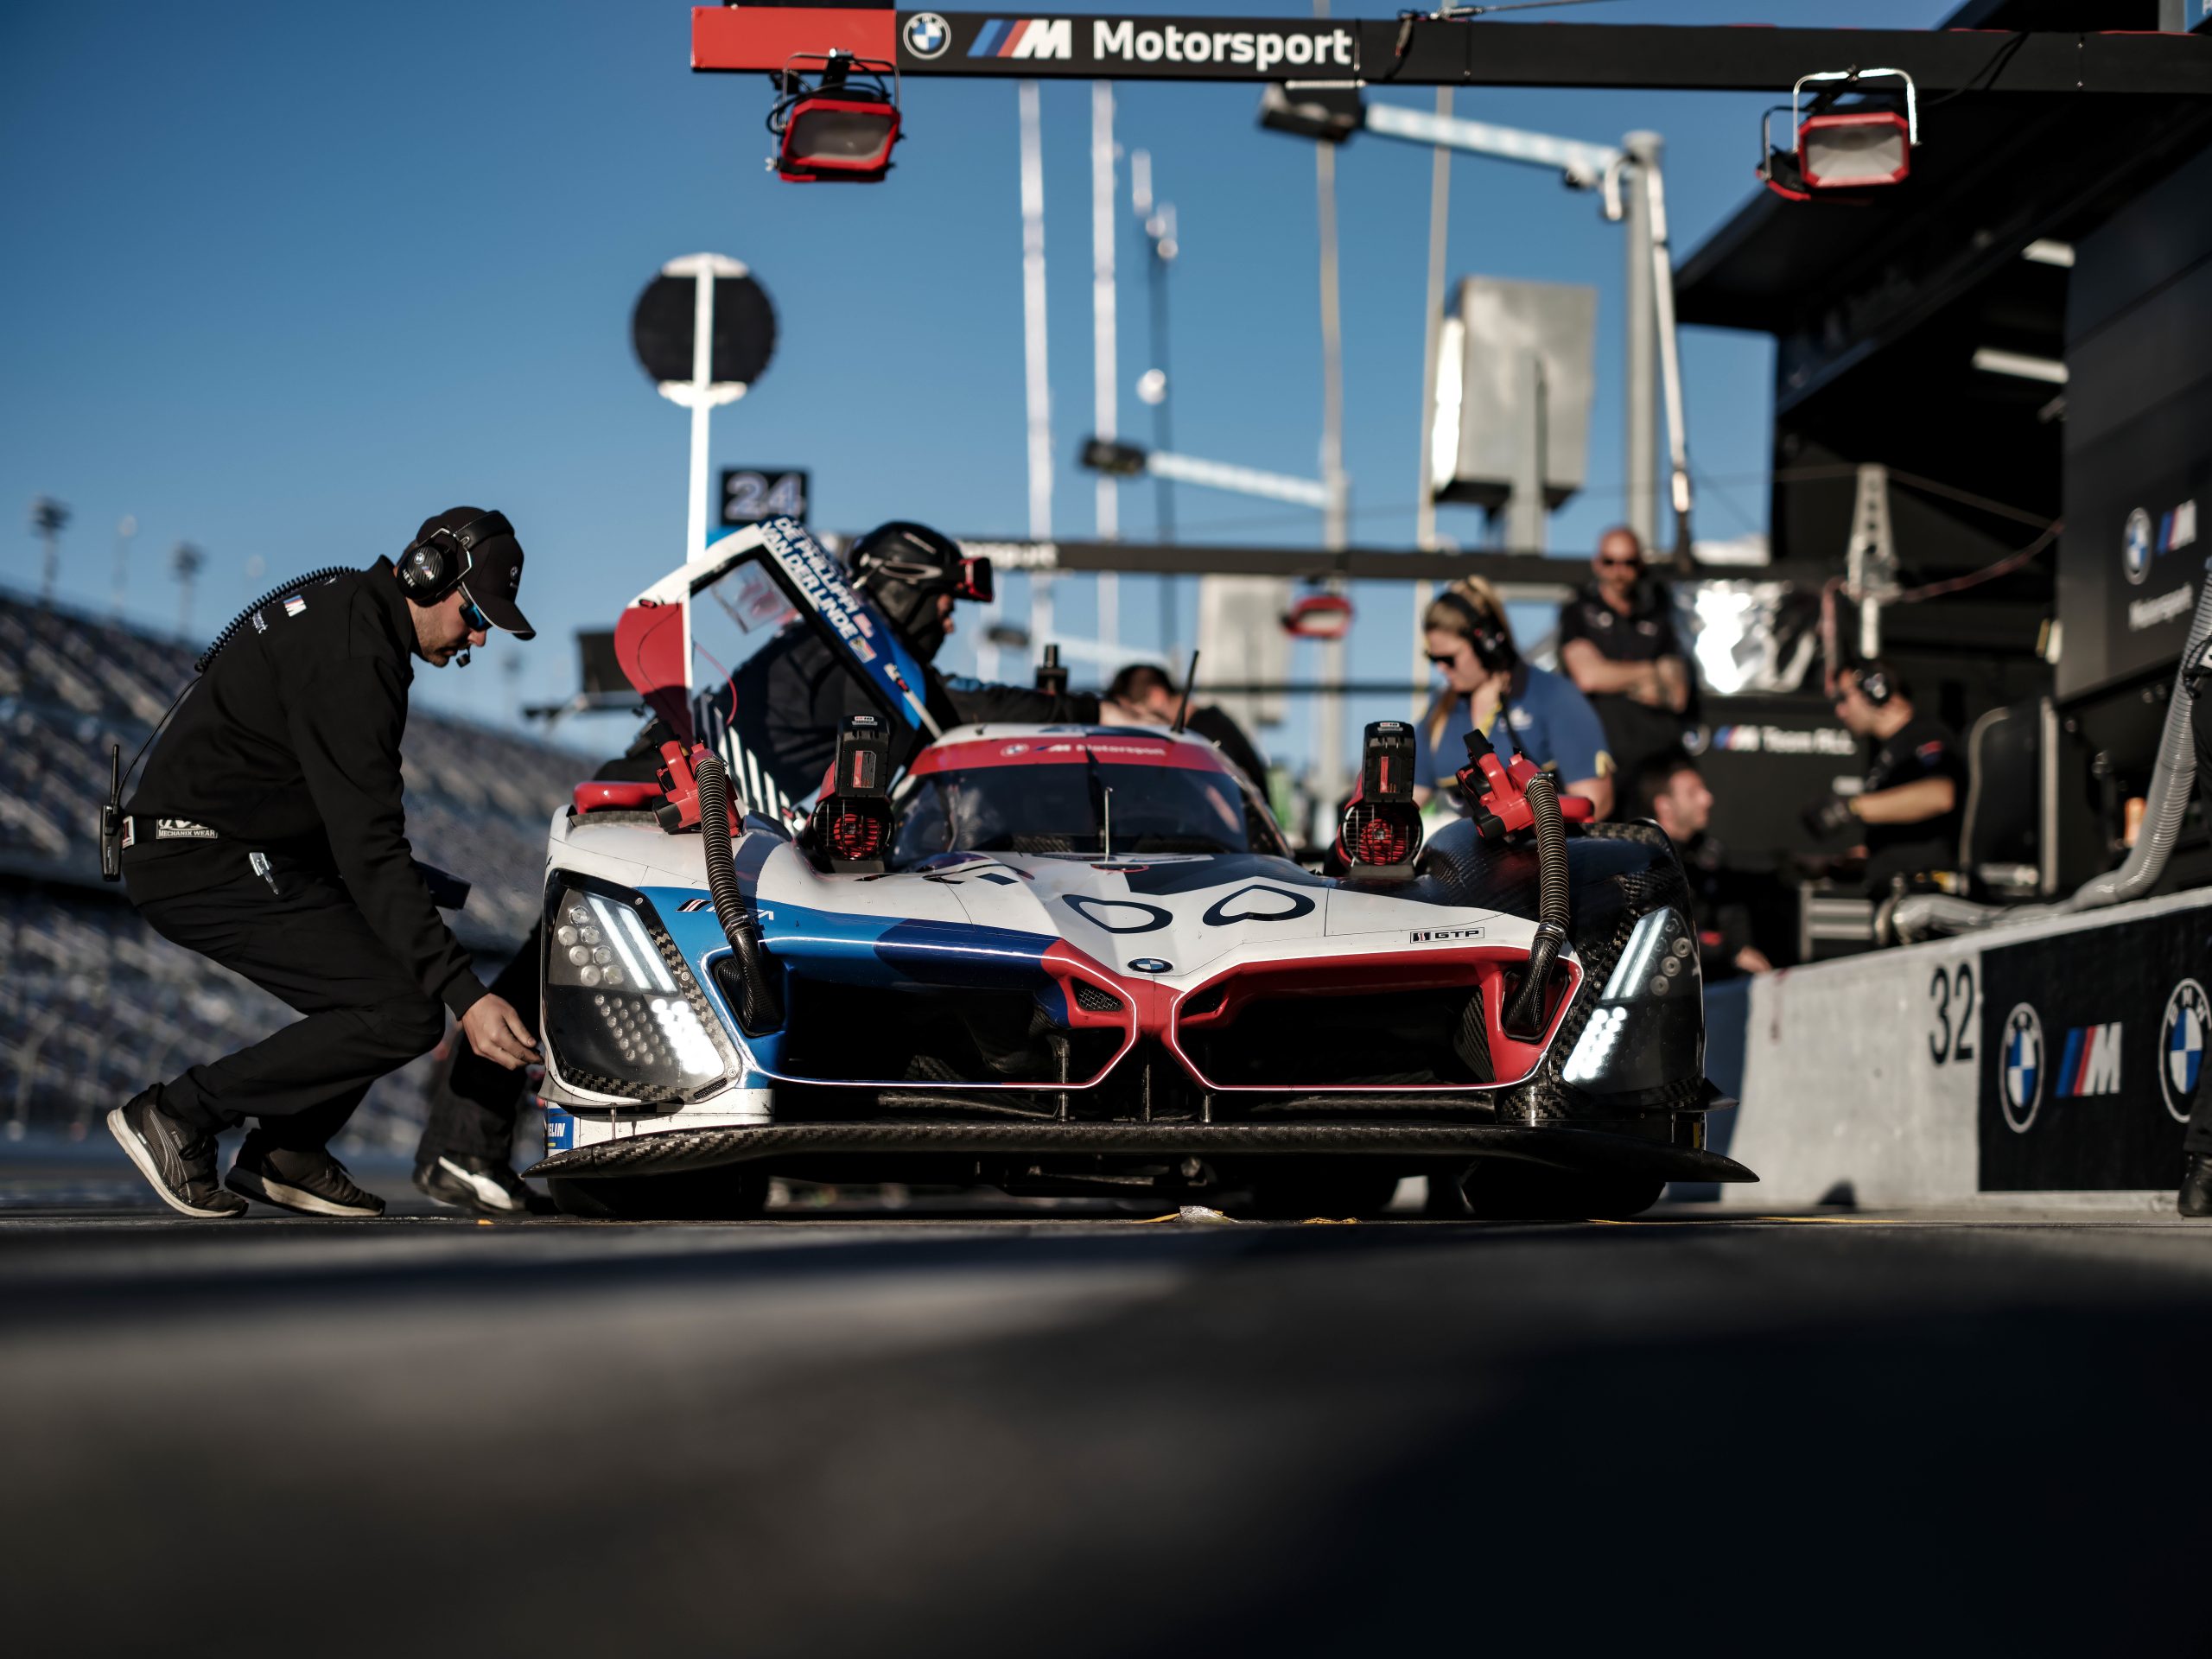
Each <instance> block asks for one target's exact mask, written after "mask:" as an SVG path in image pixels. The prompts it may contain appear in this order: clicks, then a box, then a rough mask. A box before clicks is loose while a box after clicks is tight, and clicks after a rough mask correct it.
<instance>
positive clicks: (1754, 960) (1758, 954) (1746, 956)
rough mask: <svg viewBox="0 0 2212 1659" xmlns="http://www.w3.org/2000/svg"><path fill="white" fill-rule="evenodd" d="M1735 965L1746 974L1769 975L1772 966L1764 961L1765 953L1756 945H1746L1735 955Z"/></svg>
mask: <svg viewBox="0 0 2212 1659" xmlns="http://www.w3.org/2000/svg"><path fill="white" fill-rule="evenodd" d="M1736 965H1737V966H1738V968H1740V969H1743V970H1744V971H1745V973H1747V974H1770V973H1772V972H1773V971H1774V964H1773V963H1770V962H1769V961H1768V960H1767V959H1766V952H1765V951H1764V950H1760V949H1759V948H1758V946H1757V945H1756V944H1747V945H1745V947H1744V948H1743V949H1742V950H1738V952H1737V953H1736Z"/></svg>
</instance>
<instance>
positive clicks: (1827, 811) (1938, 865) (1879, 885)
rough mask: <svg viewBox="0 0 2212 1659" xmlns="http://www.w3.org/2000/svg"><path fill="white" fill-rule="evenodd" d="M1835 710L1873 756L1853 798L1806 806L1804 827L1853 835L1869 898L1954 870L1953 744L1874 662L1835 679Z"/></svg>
mask: <svg viewBox="0 0 2212 1659" xmlns="http://www.w3.org/2000/svg"><path fill="white" fill-rule="evenodd" d="M1835 712H1836V717H1837V718H1838V719H1839V720H1840V721H1843V723H1844V724H1845V725H1846V726H1847V727H1849V728H1851V730H1852V731H1853V732H1855V733H1857V734H1859V736H1860V737H1865V738H1871V739H1872V740H1873V744H1874V753H1873V757H1872V760H1869V761H1868V762H1867V764H1866V785H1865V787H1864V788H1862V789H1861V790H1860V791H1859V793H1858V794H1856V795H1853V796H1848V797H1846V796H1841V795H1825V796H1822V797H1821V798H1820V799H1819V800H1817V801H1815V802H1814V803H1813V804H1812V805H1811V806H1809V807H1808V808H1806V809H1805V813H1804V823H1805V828H1806V829H1808V831H1810V832H1811V833H1812V834H1813V835H1814V836H1818V837H1820V838H1821V839H1827V837H1830V836H1834V835H1835V834H1836V833H1837V832H1839V831H1840V830H1843V829H1859V832H1860V839H1861V841H1862V842H1863V843H1864V845H1865V846H1866V893H1867V896H1868V897H1870V898H1873V899H1882V898H1885V897H1887V896H1888V895H1889V894H1890V893H1893V892H1896V891H1898V890H1899V889H1901V888H1903V887H1905V886H1907V885H1909V884H1910V882H1911V881H1912V880H1913V878H1915V877H1916V876H1923V875H1928V874H1933V873H1934V872H1936V871H1938V870H1953V869H1956V868H1958V862H1959V819H1960V817H1961V813H1962V812H1963V810H1964V809H1965V805H1966V763H1965V761H1964V760H1962V759H1961V756H1960V753H1959V741H1958V739H1956V738H1955V737H1954V736H1952V735H1951V733H1950V729H1949V728H1948V727H1946V726H1945V725H1944V724H1943V723H1942V721H1937V720H1933V719H1929V718H1927V717H1925V716H1923V715H1921V714H1920V713H1919V711H1918V710H1916V709H1914V708H1913V706H1912V699H1911V698H1910V697H1909V696H1906V695H1905V692H1904V687H1903V686H1902V685H1901V684H1899V683H1897V676H1896V675H1895V674H1893V673H1891V671H1890V670H1889V669H1888V668H1887V667H1886V666H1885V665H1884V664H1880V663H1864V664H1859V666H1858V667H1856V668H1847V669H1845V670H1844V671H1842V672H1841V673H1840V674H1839V675H1838V676H1837V677H1836V698H1835Z"/></svg>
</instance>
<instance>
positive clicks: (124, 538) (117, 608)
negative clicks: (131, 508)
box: [108, 512, 138, 622]
mask: <svg viewBox="0 0 2212 1659" xmlns="http://www.w3.org/2000/svg"><path fill="white" fill-rule="evenodd" d="M137 533H138V520H137V517H136V515H134V514H131V513H128V512H126V513H124V515H123V517H122V518H118V520H116V524H115V587H114V589H113V591H111V593H110V594H109V595H108V599H109V601H110V608H111V610H112V611H113V612H114V613H115V619H116V620H117V621H118V622H119V621H121V620H123V596H124V594H125V593H127V592H129V591H130V539H131V537H134V536H136V535H137Z"/></svg>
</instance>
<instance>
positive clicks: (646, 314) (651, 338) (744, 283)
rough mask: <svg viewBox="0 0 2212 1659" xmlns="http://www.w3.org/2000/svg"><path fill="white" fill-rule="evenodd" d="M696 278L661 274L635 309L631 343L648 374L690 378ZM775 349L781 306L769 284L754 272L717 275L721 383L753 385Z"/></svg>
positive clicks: (716, 370) (656, 377) (717, 347)
mask: <svg viewBox="0 0 2212 1659" xmlns="http://www.w3.org/2000/svg"><path fill="white" fill-rule="evenodd" d="M697 301H698V292H697V283H696V278H693V277H654V278H653V279H652V282H651V283H647V284H646V285H645V292H644V293H642V294H640V295H639V296H638V306H637V309H635V310H634V311H632V312H631V314H630V343H631V345H632V346H633V347H635V348H636V350H637V353H638V361H639V362H640V363H641V364H643V365H645V375H646V378H649V379H652V380H654V381H661V380H689V379H690V378H691V336H692V322H693V320H694V319H695V318H696V316H697V315H698V312H697ZM775 353H776V308H775V307H774V306H773V305H772V304H770V303H769V301H768V290H767V289H765V288H763V287H761V286H760V283H757V282H755V281H753V278H752V277H715V357H714V370H713V378H714V379H715V382H716V384H718V385H728V384H730V383H733V382H734V383H735V384H737V385H752V384H753V381H755V380H757V379H759V378H760V372H761V371H762V370H763V369H765V368H766V367H767V366H768V359H770V358H772V357H773V356H774V355H775Z"/></svg>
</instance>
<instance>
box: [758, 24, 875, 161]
mask: <svg viewBox="0 0 2212 1659" xmlns="http://www.w3.org/2000/svg"><path fill="white" fill-rule="evenodd" d="M802 60H808V61H819V62H820V63H821V64H822V65H823V69H822V74H821V78H820V79H819V80H817V82H816V83H815V84H814V85H813V86H809V85H808V84H807V82H806V79H805V78H804V76H803V75H802V74H801V73H799V72H798V70H797V69H795V68H791V67H785V70H784V72H783V73H782V75H781V76H779V78H778V79H779V82H780V84H781V87H782V92H783V95H782V96H781V97H780V98H779V99H777V101H776V107H775V108H774V109H773V110H772V111H770V112H769V116H768V130H769V131H771V132H772V133H774V134H775V135H776V137H778V139H779V141H780V148H779V150H778V152H777V156H776V159H775V160H774V161H773V162H771V163H770V165H771V166H772V167H773V168H775V169H776V176H777V177H778V178H779V179H785V180H788V181H791V182H792V183H794V184H809V183H817V182H819V183H829V182H832V181H843V182H845V183H848V184H873V183H874V182H876V181H878V180H880V179H881V178H882V177H883V175H885V174H887V173H888V172H889V171H890V170H891V150H892V147H893V145H894V144H896V143H898V142H899V88H898V70H897V67H896V66H895V65H893V64H888V63H876V62H874V61H872V60H867V59H862V58H855V57H854V56H853V55H852V54H850V53H849V52H830V53H824V54H817V53H811V52H799V53H794V54H792V55H791V60H790V62H791V64H797V63H798V62H800V61H802ZM885 73H889V74H890V75H891V77H892V79H891V82H890V84H889V85H886V84H885V82H884V80H883V76H884V74H885ZM855 75H857V76H858V77H859V78H858V79H855Z"/></svg>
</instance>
